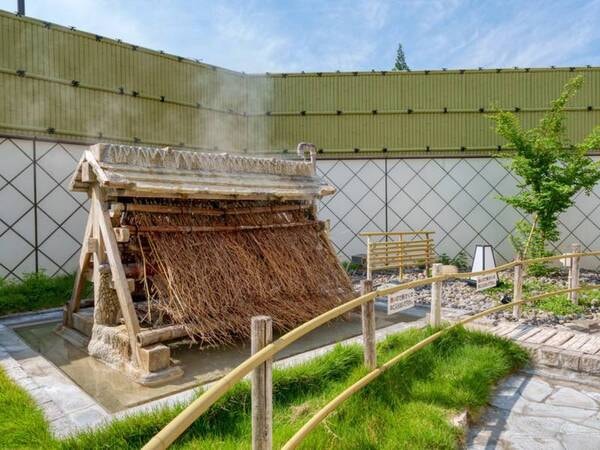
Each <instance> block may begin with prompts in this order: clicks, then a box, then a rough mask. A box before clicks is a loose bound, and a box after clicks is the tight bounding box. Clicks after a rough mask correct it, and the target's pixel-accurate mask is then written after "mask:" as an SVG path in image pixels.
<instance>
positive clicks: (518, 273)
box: [513, 258, 523, 319]
mask: <svg viewBox="0 0 600 450" xmlns="http://www.w3.org/2000/svg"><path fill="white" fill-rule="evenodd" d="M520 260H521V259H520V258H519V259H517V261H520ZM522 298H523V265H522V264H518V265H516V266H515V275H514V278H513V302H517V301H519V300H522ZM513 317H514V318H515V319H520V318H521V305H514V306H513Z"/></svg>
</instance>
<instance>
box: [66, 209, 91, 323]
mask: <svg viewBox="0 0 600 450" xmlns="http://www.w3.org/2000/svg"><path fill="white" fill-rule="evenodd" d="M91 235H92V211H91V208H90V212H89V214H88V218H87V222H86V224H85V231H84V232H83V242H84V245H83V246H82V248H81V252H80V254H79V263H78V264H77V272H76V273H75V281H74V283H73V292H72V293H71V299H70V300H69V303H68V304H67V308H66V311H65V314H64V316H63V324H64V325H67V326H71V324H72V323H73V320H72V318H73V313H74V312H77V311H79V308H80V304H81V293H82V292H83V286H84V285H85V281H86V276H85V275H86V273H87V271H88V265H89V263H90V259H91V256H92V255H91V253H90V252H89V249H88V248H85V242H87V241H88V239H90V237H91Z"/></svg>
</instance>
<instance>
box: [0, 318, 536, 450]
mask: <svg viewBox="0 0 600 450" xmlns="http://www.w3.org/2000/svg"><path fill="white" fill-rule="evenodd" d="M432 332H433V330H431V329H429V328H427V329H422V330H410V331H406V332H403V333H400V334H397V335H393V336H390V337H388V338H387V339H386V340H385V341H383V342H382V343H380V344H379V345H378V357H379V361H380V362H384V361H386V360H388V359H389V358H391V357H392V356H394V355H397V354H398V353H399V352H400V351H402V350H403V349H406V348H408V347H410V346H411V345H413V344H415V343H417V342H418V341H420V340H421V339H423V338H424V337H426V336H428V335H430V334H431V333H432ZM526 361H527V353H526V352H525V351H524V350H523V349H521V348H520V347H518V346H517V345H516V344H514V343H512V342H510V341H506V340H503V339H501V338H497V337H494V336H491V335H488V334H484V333H479V332H471V331H466V330H464V329H457V330H454V331H451V332H449V333H448V334H447V335H445V336H444V337H442V338H441V339H439V340H438V341H436V342H435V343H433V344H431V345H429V346H428V347H426V348H425V349H422V350H421V351H419V352H417V353H416V354H415V355H413V356H412V357H410V358H409V359H408V360H406V361H403V362H401V363H399V364H398V365H396V366H394V367H393V368H392V369H390V370H389V371H387V372H386V373H385V374H384V375H382V376H381V377H379V378H378V379H377V380H375V381H374V382H373V383H372V384H370V385H369V386H368V387H367V388H366V389H364V390H363V391H361V392H359V393H358V394H356V395H355V396H353V397H352V398H350V399H349V400H348V401H346V403H344V404H343V405H342V406H341V407H340V408H339V409H338V410H337V411H336V412H335V413H334V414H332V415H331V416H330V417H329V418H328V419H327V420H326V421H325V422H324V423H323V424H321V425H320V426H319V427H318V428H317V429H316V430H315V431H313V433H311V434H310V435H309V437H308V439H307V440H306V441H305V443H304V445H303V448H307V449H313V448H332V449H346V448H348V449H349V448H352V449H357V448H358V449H370V448H378V449H379V448H383V449H385V448H390V449H391V448H406V449H452V448H457V447H458V446H459V445H460V443H461V441H462V440H463V438H464V436H462V433H461V430H459V429H457V428H455V427H453V426H452V425H451V424H450V422H449V421H448V419H449V418H451V417H452V416H453V415H454V414H456V413H458V412H460V411H463V410H464V409H468V410H470V411H471V412H473V413H476V412H477V411H478V410H479V409H480V408H481V407H483V406H485V405H486V402H487V401H488V399H489V396H490V393H491V389H492V387H493V385H494V384H495V383H496V382H497V381H498V380H500V379H501V378H503V377H505V376H506V375H508V374H509V373H511V372H513V371H515V370H517V369H518V368H520V367H522V366H523V365H524V364H525V362H526ZM365 373H366V371H365V369H364V368H363V367H362V351H361V348H360V347H359V346H345V347H342V346H338V347H336V348H335V350H333V351H332V352H330V353H328V354H326V355H324V356H321V357H319V358H316V359H314V360H312V361H310V362H308V363H305V364H302V365H299V366H296V367H292V368H287V369H284V370H275V371H274V374H273V396H274V413H273V414H274V427H273V428H274V435H273V440H274V447H275V448H279V447H281V445H282V444H283V443H284V442H286V441H287V439H289V438H290V437H291V436H292V434H293V433H294V432H295V431H297V430H298V429H299V428H300V427H301V426H302V425H303V424H304V423H305V422H306V420H308V418H309V417H310V416H311V415H312V414H313V413H314V412H316V411H317V410H318V409H319V408H320V407H321V406H323V405H324V404H326V403H327V402H328V401H329V400H331V399H332V398H333V397H334V396H335V395H336V394H338V393H339V392H341V391H342V390H343V389H344V388H345V387H347V386H349V385H350V384H351V383H352V382H353V381H356V380H357V379H358V378H360V377H361V376H363V375H364V374H365ZM2 380H3V384H2V388H3V389H2V390H3V391H5V392H4V394H3V395H2V396H0V423H1V424H2V425H0V427H4V428H0V430H4V431H5V432H3V433H0V448H67V449H104V448H106V449H116V448H122V449H129V448H131V449H137V448H140V447H141V446H142V445H143V444H144V443H146V442H147V441H148V440H149V439H150V437H151V436H152V435H153V434H155V433H156V432H157V431H159V430H160V429H161V428H162V427H163V426H164V425H165V424H166V423H167V422H168V421H169V420H170V419H172V418H173V417H174V416H175V415H176V414H177V412H179V411H180V410H181V408H182V407H183V406H179V407H175V408H173V407H170V408H166V409H161V410H157V411H155V412H153V413H150V414H141V415H137V416H134V417H130V418H127V419H125V420H121V421H116V422H113V423H111V424H109V425H107V426H105V427H103V428H101V429H99V430H95V431H92V432H86V433H82V434H80V435H77V436H74V437H72V438H70V439H68V440H64V441H57V440H54V439H53V438H51V436H50V435H49V433H48V428H47V426H46V424H45V423H44V420H43V418H42V416H41V414H40V413H39V412H38V410H37V409H36V408H35V407H34V406H33V404H32V403H31V402H30V401H29V400H28V399H27V397H26V396H25V395H24V394H23V393H22V392H21V391H20V390H19V389H18V388H16V387H15V386H14V385H12V384H11V383H8V382H6V380H5V379H4V378H2ZM249 413H250V387H249V384H248V383H245V382H244V383H239V384H237V385H236V386H235V387H234V388H233V389H232V390H231V391H230V392H229V393H228V394H226V396H225V397H223V398H222V399H221V400H220V401H219V402H217V404H215V405H214V406H213V407H212V408H211V409H210V410H209V411H208V412H207V413H206V414H205V415H204V416H202V418H201V419H199V420H197V421H196V422H195V423H194V425H193V426H192V427H191V428H190V429H189V430H188V431H187V432H186V433H185V434H184V435H183V436H182V437H181V438H180V439H179V440H178V441H177V442H176V443H175V446H174V447H175V448H186V449H193V448H217V449H239V448H248V449H249V448H250V436H251V425H250V415H249ZM9 430H10V431H12V432H10V431H9Z"/></svg>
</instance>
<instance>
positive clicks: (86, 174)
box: [81, 161, 96, 183]
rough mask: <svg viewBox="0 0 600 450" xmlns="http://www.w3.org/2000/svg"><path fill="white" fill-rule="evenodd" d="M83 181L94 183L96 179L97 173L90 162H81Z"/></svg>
mask: <svg viewBox="0 0 600 450" xmlns="http://www.w3.org/2000/svg"><path fill="white" fill-rule="evenodd" d="M81 181H82V182H84V183H92V182H94V181H96V175H94V171H93V170H92V167H91V166H90V163H88V162H87V161H83V162H82V163H81Z"/></svg>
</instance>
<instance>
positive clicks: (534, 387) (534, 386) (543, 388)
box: [521, 378, 553, 403]
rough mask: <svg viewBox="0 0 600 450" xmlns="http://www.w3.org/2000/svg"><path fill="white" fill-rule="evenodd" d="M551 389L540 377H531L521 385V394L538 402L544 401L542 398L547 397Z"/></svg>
mask: <svg viewBox="0 0 600 450" xmlns="http://www.w3.org/2000/svg"><path fill="white" fill-rule="evenodd" d="M552 391H553V389H552V387H551V386H550V385H549V384H548V383H546V382H545V381H544V380H542V379H540V378H532V379H530V380H529V381H528V382H527V383H526V384H525V385H524V386H523V388H522V390H521V395H522V396H523V397H525V398H526V399H528V400H531V401H534V402H538V403H539V402H542V401H544V399H545V398H547V397H548V396H549V395H550V394H551V393H552Z"/></svg>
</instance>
